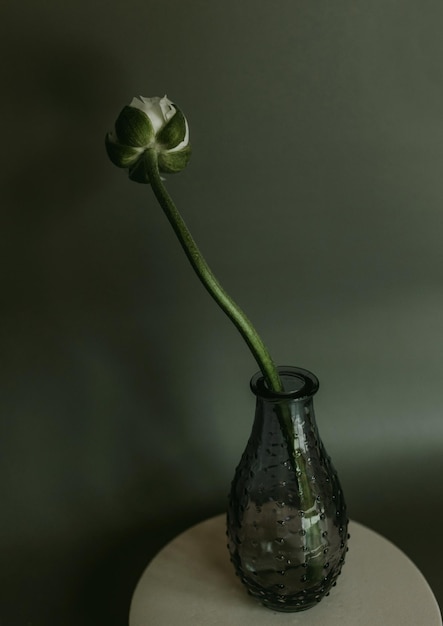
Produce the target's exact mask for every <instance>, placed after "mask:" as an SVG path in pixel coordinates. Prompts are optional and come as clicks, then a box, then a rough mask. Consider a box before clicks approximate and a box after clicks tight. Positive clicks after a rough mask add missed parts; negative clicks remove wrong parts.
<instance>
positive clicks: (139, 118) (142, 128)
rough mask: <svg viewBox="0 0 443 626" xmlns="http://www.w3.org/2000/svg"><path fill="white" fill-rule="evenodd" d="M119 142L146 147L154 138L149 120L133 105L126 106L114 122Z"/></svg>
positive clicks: (136, 146)
mask: <svg viewBox="0 0 443 626" xmlns="http://www.w3.org/2000/svg"><path fill="white" fill-rule="evenodd" d="M115 132H116V133H117V137H118V140H119V143H121V144H123V145H125V146H131V147H133V148H146V146H148V145H149V144H150V143H152V141H153V140H154V137H155V134H154V129H153V128H152V124H151V120H150V119H149V117H148V116H147V115H146V113H143V111H140V109H136V108H134V107H130V106H126V107H124V109H123V110H122V112H121V113H120V115H119V116H118V118H117V121H116V122H115Z"/></svg>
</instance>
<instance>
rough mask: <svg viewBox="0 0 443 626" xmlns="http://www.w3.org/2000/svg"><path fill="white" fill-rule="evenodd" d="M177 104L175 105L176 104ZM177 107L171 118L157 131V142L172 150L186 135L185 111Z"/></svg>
mask: <svg viewBox="0 0 443 626" xmlns="http://www.w3.org/2000/svg"><path fill="white" fill-rule="evenodd" d="M174 106H175V105H174ZM175 108H176V109H177V110H176V112H175V113H174V115H173V116H172V117H171V119H170V120H169V121H168V122H166V124H165V125H164V126H163V128H161V129H160V130H159V131H158V133H157V143H159V144H161V146H162V148H166V150H172V149H173V148H176V147H177V146H178V145H179V144H180V143H181V142H182V141H183V139H184V138H185V136H186V119H185V116H184V115H183V113H182V112H181V111H180V109H178V108H177V107H176V106H175Z"/></svg>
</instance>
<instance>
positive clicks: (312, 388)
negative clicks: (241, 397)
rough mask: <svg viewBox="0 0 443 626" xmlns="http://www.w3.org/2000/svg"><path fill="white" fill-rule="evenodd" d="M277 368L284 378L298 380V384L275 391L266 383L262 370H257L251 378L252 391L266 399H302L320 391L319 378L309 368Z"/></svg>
mask: <svg viewBox="0 0 443 626" xmlns="http://www.w3.org/2000/svg"><path fill="white" fill-rule="evenodd" d="M277 370H278V373H279V374H280V376H281V377H282V378H287V379H292V380H293V381H294V380H297V382H298V386H297V387H296V388H294V389H289V390H287V391H274V390H273V389H269V387H268V386H267V385H266V381H265V378H264V376H263V374H262V372H257V373H256V374H254V376H253V377H252V378H251V383H250V387H251V391H252V393H253V394H255V395H256V396H257V397H258V398H264V399H266V400H284V399H293V400H301V399H302V398H308V397H310V396H313V395H314V394H315V393H316V392H317V391H318V388H319V386H320V383H319V381H318V378H317V376H315V374H313V373H312V372H310V371H309V370H306V369H303V368H302V367H294V366H292V365H279V366H278V367H277Z"/></svg>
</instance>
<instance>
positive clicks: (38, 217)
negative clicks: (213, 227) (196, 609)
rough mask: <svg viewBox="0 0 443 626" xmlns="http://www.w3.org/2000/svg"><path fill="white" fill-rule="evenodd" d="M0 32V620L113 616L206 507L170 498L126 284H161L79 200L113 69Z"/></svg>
mask: <svg viewBox="0 0 443 626" xmlns="http://www.w3.org/2000/svg"><path fill="white" fill-rule="evenodd" d="M3 43H4V44H5V43H6V44H7V46H9V48H8V54H7V55H2V57H3V60H2V63H3V64H4V68H3V70H4V72H3V74H4V76H5V79H4V84H3V88H4V92H5V93H9V94H13V97H12V98H11V99H10V100H9V101H6V100H5V99H4V100H3V101H2V104H1V106H2V107H3V111H2V117H3V119H4V120H7V124H4V125H3V129H2V139H3V144H4V146H6V147H7V150H8V157H7V162H6V164H5V166H4V167H3V168H2V169H1V172H0V175H1V177H2V180H1V188H2V202H1V205H2V209H1V217H2V220H3V227H2V229H1V237H2V242H1V247H2V251H3V257H4V262H3V263H2V266H1V272H2V276H1V283H2V307H1V324H0V332H1V344H2V351H1V352H2V353H1V357H0V359H1V360H0V372H1V376H2V382H3V389H2V394H1V397H0V410H1V413H2V420H1V424H0V431H1V434H0V458H1V459H2V461H1V464H2V471H1V472H0V486H1V490H2V494H3V503H2V505H3V506H2V520H1V522H0V525H1V534H0V548H1V550H2V554H3V559H2V563H3V567H2V568H1V570H0V582H1V591H0V606H1V612H0V622H1V623H5V624H8V625H10V626H15V625H17V626H19V625H21V624H25V623H26V624H27V623H29V624H32V625H33V626H40V625H43V624H45V626H50V625H51V624H54V625H55V624H61V623H63V624H64V625H65V626H70V625H71V624H72V625H74V624H75V625H77V624H79V623H81V624H83V625H84V626H86V625H87V624H91V625H92V624H94V625H96V624H98V623H101V622H103V623H106V624H108V626H111V625H112V624H115V625H117V624H122V623H124V621H125V620H126V619H127V612H128V608H129V599H130V594H131V592H132V590H133V587H134V585H135V582H136V580H137V578H138V576H139V575H140V573H141V571H142V569H143V567H144V566H145V565H146V563H147V561H148V560H149V558H150V557H151V556H152V555H153V554H154V553H155V552H156V551H157V550H158V549H159V548H160V547H161V545H163V544H164V543H165V541H167V540H168V539H169V538H170V537H172V536H173V535H175V534H176V533H177V532H179V531H180V530H182V529H183V528H184V527H185V526H187V525H188V524H190V523H193V522H194V521H197V520H199V519H201V517H204V516H207V515H208V514H212V513H213V512H216V509H217V505H216V504H214V503H209V504H206V505H205V510H204V511H203V510H201V509H202V507H201V506H200V505H199V503H198V501H191V502H188V501H186V498H185V497H184V496H183V495H179V496H178V498H177V500H176V501H175V505H171V503H170V499H169V496H170V494H171V492H172V489H173V486H175V488H176V489H178V491H179V492H180V493H181V492H184V490H183V489H180V485H179V486H178V487H177V477H178V483H180V466H181V464H184V463H185V461H186V458H185V457H189V454H190V452H189V451H190V450H191V454H192V449H193V444H192V442H191V441H187V439H186V438H187V437H188V434H187V432H186V427H185V424H186V407H183V406H182V404H180V402H179V399H178V398H173V399H170V400H168V401H166V400H165V396H166V393H165V389H164V388H163V387H162V385H164V384H165V383H164V381H166V380H167V376H164V372H163V371H162V368H163V366H164V362H165V361H167V360H168V355H165V354H164V352H163V351H162V350H163V348H162V345H161V343H160V342H159V339H158V335H159V332H158V330H155V329H158V327H159V326H161V323H162V319H161V318H162V315H163V311H162V310H156V309H155V307H152V306H148V304H149V303H148V302H147V301H145V300H143V296H140V292H141V284H143V293H147V292H149V293H150V294H151V297H153V298H154V299H155V297H156V295H158V294H159V293H161V284H160V283H159V279H156V278H155V272H153V271H151V272H150V271H149V266H150V261H151V259H149V258H147V257H148V256H149V255H148V254H147V252H146V245H145V242H144V241H143V242H142V238H143V235H142V234H140V232H139V231H141V229H140V224H137V223H134V222H131V221H129V222H130V223H129V224H128V222H126V225H125V226H124V227H123V228H122V223H121V222H122V220H121V216H119V215H115V212H114V213H113V211H112V203H110V205H111V209H110V211H109V212H107V213H106V215H104V214H103V212H102V209H101V208H100V207H96V206H92V205H93V202H92V198H93V197H94V195H95V194H96V193H97V192H98V190H99V186H100V185H101V182H102V181H103V178H104V176H105V175H106V176H107V172H108V168H109V164H108V162H107V159H106V156H105V153H104V149H103V135H104V130H103V125H104V124H103V122H104V120H106V119H107V115H108V111H107V106H108V100H109V98H108V96H109V95H110V91H111V89H112V90H113V91H114V92H115V85H114V80H113V77H114V75H115V74H116V72H115V68H114V67H112V65H111V62H110V60H109V59H107V58H106V57H104V56H101V55H100V53H99V52H98V51H97V50H96V49H91V48H90V47H87V46H86V47H82V48H79V47H78V46H77V45H71V43H70V41H69V38H67V39H65V40H62V39H57V40H54V39H52V40H48V39H46V38H45V37H44V36H43V34H42V37H41V38H39V37H38V36H36V37H35V39H32V38H31V39H29V37H28V36H27V37H26V38H23V39H21V40H20V41H16V40H15V41H9V42H8V41H7V39H6V40H4V42H3ZM120 75H121V72H120ZM114 114H115V111H114V110H113V111H112V116H114ZM110 119H112V118H111V115H110ZM107 209H108V207H107ZM136 219H137V217H135V218H133V220H136ZM140 219H141V218H140ZM161 295H163V294H161ZM140 298H142V299H140ZM159 299H161V298H159ZM167 304H168V303H166V305H167ZM141 320H143V321H141ZM152 329H154V330H152ZM166 414H167V416H168V417H169V419H170V422H169V423H167V422H166V419H165V417H166ZM149 417H152V418H153V419H156V420H157V421H158V422H159V424H160V426H159V429H160V430H161V431H162V436H163V437H164V439H165V440H166V438H167V441H168V442H169V448H168V450H166V451H162V450H159V449H157V448H158V445H157V440H156V436H155V433H153V432H150V431H149V426H147V423H148V422H149V421H150V420H149ZM171 421H172V425H171ZM169 431H170V432H169ZM194 458H195V460H196V462H201V463H202V466H203V467H205V468H206V469H210V468H211V460H210V459H198V451H197V452H196V455H195V457H194ZM183 480H185V479H184V478H183ZM177 502H178V505H177ZM180 505H181V506H182V507H183V508H181V509H180V512H179V513H178V512H177V511H176V510H174V509H173V508H171V507H172V506H175V507H177V506H180ZM159 511H161V514H160V513H159ZM165 519H169V523H168V524H165V522H164V520H165Z"/></svg>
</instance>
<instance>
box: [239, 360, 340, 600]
mask: <svg viewBox="0 0 443 626" xmlns="http://www.w3.org/2000/svg"><path fill="white" fill-rule="evenodd" d="M279 372H280V376H281V378H282V382H283V385H284V389H285V391H284V392H279V393H276V392H272V391H270V390H269V389H268V388H267V386H266V384H265V382H264V379H263V377H262V375H261V374H260V373H258V374H256V375H255V376H254V377H253V378H252V380H251V389H252V391H253V393H254V394H255V396H256V398H257V404H256V413H255V420H254V425H253V428H252V433H251V436H250V438H249V441H248V444H247V446H246V449H245V451H244V453H243V456H242V458H241V461H240V463H239V465H238V467H237V469H236V472H235V476H234V479H233V481H232V487H231V492H230V496H229V506H228V516H227V535H228V540H229V543H228V548H229V551H230V554H231V561H232V562H233V564H234V567H235V570H236V572H237V574H238V576H239V577H240V579H241V581H242V583H243V584H244V585H245V587H246V589H247V590H248V592H249V593H250V594H251V595H252V596H254V597H256V598H258V599H259V600H260V602H261V603H262V604H264V605H265V606H266V607H268V608H270V609H273V610H276V611H287V612H293V611H303V610H305V609H309V608H310V607H312V606H315V605H316V604H317V603H318V602H320V600H321V599H322V598H323V597H324V596H325V595H327V594H328V593H329V591H330V589H331V587H332V586H333V585H335V583H336V579H337V576H338V575H339V574H340V571H341V568H342V565H343V563H344V559H345V554H346V550H347V540H348V531H347V525H348V519H347V514H346V505H345V501H344V498H343V493H342V490H341V487H340V483H339V480H338V477H337V473H336V471H335V470H334V467H333V465H332V463H331V459H330V458H329V456H328V454H327V453H326V450H325V448H324V446H323V443H322V441H321V439H320V436H319V433H318V430H317V426H316V423H315V417H314V407H313V396H314V394H315V393H316V391H317V389H318V380H317V378H316V377H315V376H314V375H313V374H311V372H308V371H307V370H303V369H300V368H295V367H280V368H279Z"/></svg>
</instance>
